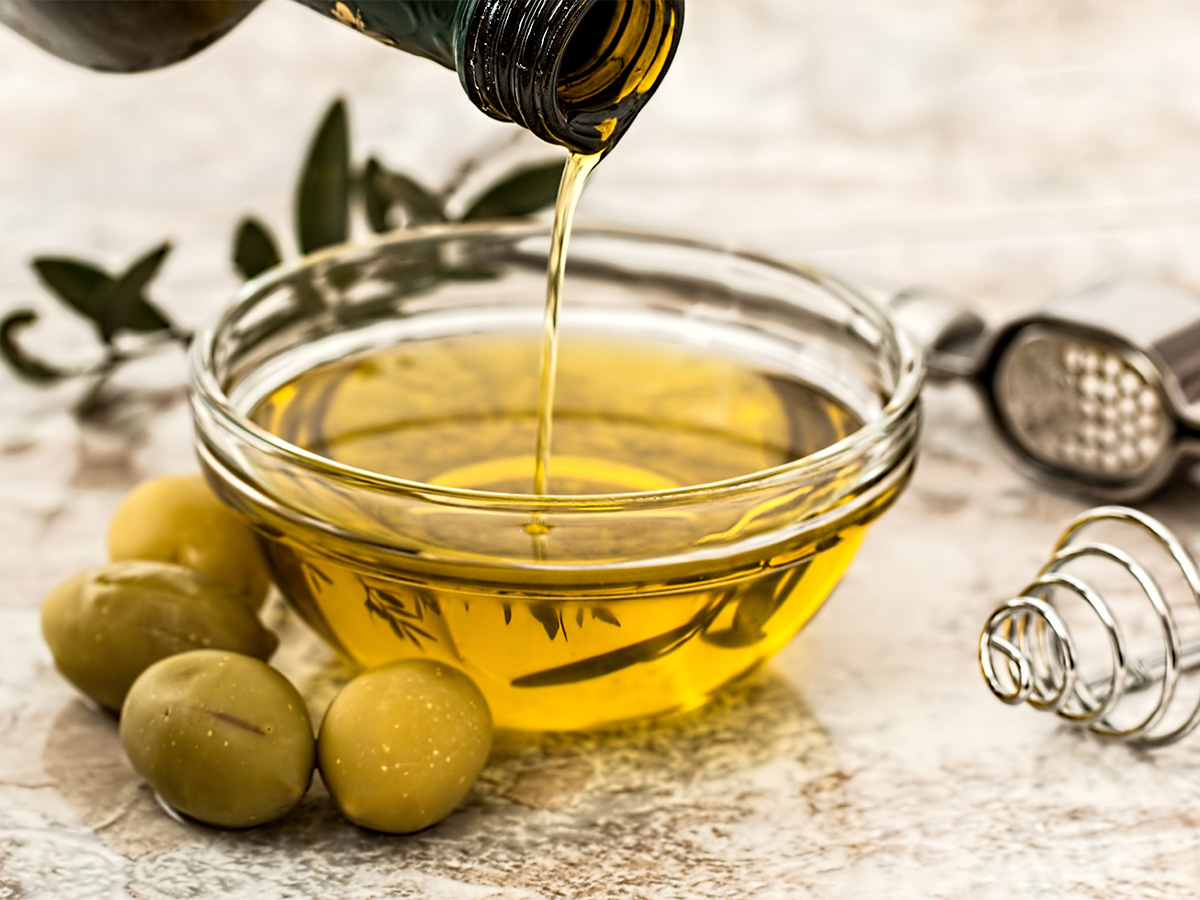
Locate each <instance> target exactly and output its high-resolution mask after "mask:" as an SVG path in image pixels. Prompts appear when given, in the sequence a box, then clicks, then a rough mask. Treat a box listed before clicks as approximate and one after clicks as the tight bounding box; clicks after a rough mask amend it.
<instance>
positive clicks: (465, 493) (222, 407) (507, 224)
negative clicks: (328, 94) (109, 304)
mask: <svg viewBox="0 0 1200 900" xmlns="http://www.w3.org/2000/svg"><path fill="white" fill-rule="evenodd" d="M549 233H550V225H549V224H548V223H544V222H532V223H531V222H528V221H525V222H511V221H503V220H497V221H482V222H472V223H447V224H435V225H425V226H420V227H415V228H407V229H403V230H399V231H393V232H389V233H386V234H382V235H375V236H373V237H370V238H367V239H360V240H353V241H350V242H347V243H343V244H336V245H333V246H330V247H326V248H323V249H321V250H318V251H315V252H312V253H309V254H305V255H302V256H301V257H299V258H298V259H295V260H292V261H290V262H287V263H283V264H281V265H278V266H275V267H273V268H271V269H269V270H267V271H265V272H263V273H262V274H260V275H258V276H256V277H255V278H253V279H251V280H250V281H248V282H246V284H245V285H243V286H242V288H241V289H240V290H239V291H238V292H237V293H236V294H235V295H234V298H233V300H232V302H231V303H229V304H228V305H227V306H226V307H225V308H224V309H223V310H222V312H221V315H220V316H219V317H217V318H216V319H215V320H210V322H209V323H208V324H207V325H206V326H205V327H204V328H202V329H201V330H200V331H199V332H198V333H197V335H196V337H195V339H194V340H193V342H192V346H191V348H190V350H189V353H188V363H189V370H190V382H191V402H192V405H193V419H194V420H197V415H196V409H195V408H196V407H198V406H199V407H202V408H203V410H204V411H205V412H206V413H207V414H208V415H210V416H211V417H212V418H213V419H215V421H216V422H217V423H218V424H219V425H220V426H221V427H222V428H223V429H224V430H225V431H227V432H229V433H230V434H232V435H233V436H234V437H235V438H236V439H237V440H239V441H241V442H244V443H247V444H250V445H252V446H253V447H254V448H256V449H257V450H259V451H261V452H264V453H266V454H268V455H270V456H272V457H280V456H282V457H283V458H284V459H285V460H286V461H287V462H289V463H292V464H295V465H297V466H299V467H301V468H304V469H306V470H309V471H311V472H313V473H315V474H318V475H324V476H331V477H333V478H334V480H337V481H342V482H351V483H353V484H355V485H356V486H358V487H366V488H369V489H371V490H381V491H384V492H387V493H403V494H409V495H416V496H420V497H422V498H424V499H430V498H434V499H436V500H438V501H439V502H443V503H448V504H451V505H461V506H478V507H487V508H490V509H505V508H507V509H520V510H527V509H538V510H546V509H560V510H567V509H579V510H615V509H628V508H631V507H640V506H645V505H659V504H672V505H673V504H681V503H687V502H689V501H695V500H701V499H702V500H714V499H718V498H721V497H726V496H730V495H736V494H739V493H745V492H749V491H753V490H757V489H763V488H771V487H773V486H776V485H778V484H781V483H791V482H801V481H804V480H807V479H810V478H812V477H813V476H815V475H818V474H820V473H821V472H824V471H826V470H828V469H830V468H833V467H837V466H840V465H843V464H845V463H846V462H848V461H850V460H852V459H854V458H855V457H856V456H858V455H860V454H862V453H863V452H865V451H866V450H867V449H868V448H870V447H872V446H874V445H876V444H877V443H878V442H880V441H881V440H885V439H886V438H887V437H888V436H890V435H893V434H895V433H896V432H897V431H898V430H899V431H903V430H904V429H903V428H902V425H903V424H904V422H905V420H906V419H908V418H909V417H911V416H913V415H914V414H915V412H916V410H917V407H918V399H919V394H920V387H921V382H922V372H923V365H922V362H921V351H920V349H919V348H918V347H917V345H916V343H915V342H914V341H913V340H912V339H911V338H910V337H909V336H908V334H907V333H906V332H905V330H904V329H903V328H902V327H901V326H900V324H899V323H898V322H897V320H896V319H895V318H894V317H893V316H892V315H891V313H890V312H888V310H887V308H886V306H885V305H884V304H882V303H880V302H878V301H877V300H875V299H873V298H872V297H871V296H869V295H868V294H867V293H866V291H864V290H862V289H860V288H857V287H855V286H853V285H852V284H850V283H848V282H846V281H843V280H842V279H840V278H838V277H836V276H834V275H832V274H830V273H829V272H826V271H825V270H823V269H820V268H818V267H815V266H810V265H806V264H803V263H790V262H785V261H783V260H780V259H777V258H775V257H772V256H770V255H767V254H762V253H758V252H755V251H751V250H746V249H741V248H738V247H734V246H728V245H720V244H714V243H712V242H711V241H706V240H703V239H700V238H693V237H685V236H680V235H674V234H668V233H664V232H658V231H654V230H648V229H639V228H633V227H629V226H624V225H595V224H593V225H581V226H577V227H576V228H574V229H573V231H572V237H578V236H584V235H586V236H588V237H608V238H616V239H619V240H632V241H638V242H647V243H655V244H663V245H668V246H671V247H677V248H681V249H685V250H692V251H698V252H703V253H711V254H714V255H717V256H721V257H726V258H733V259H737V260H741V261H745V262H748V263H750V264H752V265H754V266H757V267H762V268H765V269H769V270H774V271H776V272H781V273H783V274H785V275H789V276H792V277H796V278H800V279H802V280H804V281H807V282H809V283H811V284H812V285H814V286H815V287H817V288H820V289H821V290H822V291H824V292H825V293H827V294H831V295H833V296H834V297H836V298H837V299H838V300H839V301H841V302H843V303H846V304H847V305H849V306H851V307H852V308H853V307H854V305H855V304H857V305H858V307H859V309H858V310H857V311H859V312H864V311H865V312H868V313H869V314H870V315H871V316H872V317H873V318H874V320H875V322H874V324H876V325H878V326H881V327H882V331H883V332H884V338H885V340H890V342H891V343H892V345H893V346H894V347H895V350H896V368H897V378H896V384H895V387H894V388H893V389H892V391H891V394H890V396H889V397H888V399H887V402H886V403H885V404H884V406H883V408H882V409H881V410H880V412H879V413H878V414H876V415H875V416H874V417H872V418H871V419H870V420H869V421H866V422H864V423H863V425H862V426H861V427H859V428H858V429H856V430H855V431H853V432H851V433H850V434H849V435H847V436H846V437H844V438H842V439H841V440H839V441H835V442H834V443H832V444H829V445H828V446H826V447H823V448H821V449H820V450H818V451H816V452H815V453H810V454H808V455H807V456H803V457H801V458H799V459H796V460H792V461H791V462H787V463H783V464H781V465H777V466H772V467H770V468H766V469H759V470H757V471H754V472H749V473H746V474H744V475H738V476H735V477H733V478H726V479H721V480H719V481H712V482H706V483H703V484H695V485H684V486H681V487H676V488H668V489H662V490H655V491H630V492H625V493H614V494H554V493H550V494H537V495H535V494H510V493H503V492H498V491H483V490H472V489H466V488H447V487H442V486H440V485H434V484H428V483H425V482H419V481H410V480H408V479H404V478H398V477H396V476H392V475H384V474H381V473H378V472H372V471H370V470H368V469H360V468H357V467H355V466H349V465H345V464H343V463H339V462H336V461H334V460H331V459H329V458H328V457H324V456H321V455H320V454H317V453H313V452H311V451H309V450H305V449H303V448H302V447H298V446H296V445H294V444H291V443H289V442H288V441H284V440H282V439H280V438H279V437H277V436H276V435H274V434H272V433H271V432H269V431H267V430H266V429H264V428H262V427H261V426H259V425H258V424H257V423H255V422H253V421H252V420H251V419H250V418H249V417H248V416H246V415H245V414H244V413H242V412H241V411H239V410H238V409H237V408H236V407H235V406H234V405H233V403H232V402H231V400H230V398H229V396H228V395H227V394H226V393H225V391H224V389H223V388H222V386H221V385H220V383H219V382H218V381H217V378H216V360H215V354H216V348H217V338H218V335H220V334H221V333H222V332H223V331H224V330H225V329H226V328H227V327H228V325H229V323H230V322H231V321H232V320H233V319H234V318H236V317H237V316H238V315H240V314H241V312H242V310H243V309H244V308H245V307H246V306H247V305H248V304H250V303H252V302H253V301H254V300H255V299H256V298H258V297H259V296H260V295H261V294H262V293H263V292H264V291H265V290H267V289H268V288H269V287H271V286H272V285H275V284H278V283H281V282H283V281H286V280H287V279H289V278H291V277H293V276H295V275H297V274H298V273H300V272H303V271H305V270H307V269H311V268H313V267H316V266H319V265H321V264H322V263H336V262H337V261H339V260H343V259H345V258H346V257H350V256H354V257H359V256H364V255H368V254H370V253H372V252H378V251H381V250H387V249H392V248H398V247H403V246H404V245H406V244H414V243H419V242H428V241H441V240H450V239H454V238H457V239H464V238H465V239H470V238H481V237H488V236H493V237H495V236H498V237H507V238H510V239H512V240H519V239H522V238H530V237H537V236H542V235H545V236H547V237H548V236H549ZM568 265H569V263H568ZM195 424H196V427H197V428H198V429H200V430H201V431H202V428H201V426H200V423H199V421H196V423H195ZM198 436H199V437H203V435H202V434H201V435H198Z"/></svg>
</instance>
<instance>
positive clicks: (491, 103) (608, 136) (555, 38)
mask: <svg viewBox="0 0 1200 900" xmlns="http://www.w3.org/2000/svg"><path fill="white" fill-rule="evenodd" d="M599 2H613V0H499V2H495V0H476V2H474V3H473V4H470V5H469V6H467V7H464V11H463V17H464V18H463V20H462V27H461V28H460V30H459V33H460V34H462V35H463V36H464V37H463V39H462V40H461V41H459V42H458V44H457V46H456V48H455V52H456V62H457V68H458V72H459V77H460V80H461V82H462V86H463V89H464V90H465V91H466V92H467V95H468V97H470V99H471V101H472V102H473V103H474V104H475V105H476V106H478V107H479V108H480V109H482V110H483V111H484V112H485V113H487V114H488V115H490V116H492V117H493V118H497V119H502V120H506V121H511V122H515V123H516V124H518V125H521V126H522V127H524V128H526V129H528V130H529V131H531V132H533V133H534V134H535V135H537V136H538V137H539V138H541V139H542V140H544V141H547V142H549V143H553V144H559V145H562V146H564V147H566V148H567V149H568V150H572V151H574V152H577V153H584V154H592V153H599V152H606V151H608V150H610V149H611V148H612V147H613V146H614V145H615V144H616V143H617V141H618V140H619V139H620V137H621V136H622V135H623V134H624V133H625V131H626V130H627V129H628V128H629V126H630V124H631V123H632V122H633V120H634V118H636V116H637V114H638V113H639V112H640V111H641V109H642V107H644V106H645V105H646V103H647V102H648V101H649V100H650V98H651V96H653V94H654V92H655V91H656V90H657V89H658V86H659V84H661V82H662V78H663V75H665V73H666V71H667V70H668V69H669V68H670V65H671V61H672V60H673V59H674V56H675V52H676V51H677V49H678V46H679V36H680V34H681V31H682V28H683V8H684V7H683V0H626V2H630V3H639V2H648V3H653V4H654V10H655V11H656V12H657V13H658V14H659V15H660V16H661V20H660V21H657V22H656V23H655V22H654V20H653V18H652V20H651V24H650V25H648V26H647V34H648V36H651V35H649V32H650V30H651V29H652V28H654V27H655V25H657V28H658V29H659V31H660V35H659V37H658V40H657V41H656V43H655V45H654V50H655V51H656V52H657V54H658V55H657V56H656V57H655V60H654V61H655V66H654V69H655V71H656V75H655V76H654V77H653V78H652V79H643V80H642V82H641V83H640V84H639V86H638V88H637V89H636V90H633V91H626V92H625V93H624V94H623V95H622V96H621V97H620V98H619V104H618V101H617V100H613V101H612V102H609V103H604V102H599V103H597V104H588V105H584V104H580V105H579V106H577V107H574V108H573V107H572V106H571V104H569V103H566V102H565V101H564V100H563V98H562V96H561V94H560V87H561V85H562V82H563V72H562V66H563V60H564V57H565V56H566V52H567V48H568V46H569V45H570V43H571V40H572V38H573V37H574V36H575V34H576V32H577V30H578V29H579V27H580V26H581V25H582V23H583V21H584V19H585V18H586V17H587V14H588V13H589V12H590V11H591V10H592V9H593V8H594V7H595V6H596V5H597V3H599ZM629 70H630V66H625V67H622V68H621V69H619V70H617V74H616V75H615V76H614V77H613V78H612V79H611V80H610V82H611V83H612V84H614V85H615V84H616V83H617V82H618V81H621V80H622V78H625V77H628V76H629V75H630V71H629ZM618 105H619V108H618Z"/></svg>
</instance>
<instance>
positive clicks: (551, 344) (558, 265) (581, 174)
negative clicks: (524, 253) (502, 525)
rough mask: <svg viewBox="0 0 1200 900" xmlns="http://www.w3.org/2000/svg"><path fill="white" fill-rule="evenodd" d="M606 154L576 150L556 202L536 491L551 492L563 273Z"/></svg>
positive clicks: (540, 380) (540, 383) (540, 391)
mask: <svg viewBox="0 0 1200 900" xmlns="http://www.w3.org/2000/svg"><path fill="white" fill-rule="evenodd" d="M602 155H603V154H602V153H594V154H591V155H588V156H584V155H582V154H579V153H572V154H571V155H570V157H569V158H568V159H567V165H566V167H565V168H564V169H563V174H562V182H561V183H560V184H559V187H558V201H557V202H556V203H555V205H554V231H553V232H552V233H551V238H550V262H549V265H548V267H547V269H546V312H545V318H544V319H543V323H542V356H541V369H540V373H539V377H538V411H537V417H538V418H537V459H536V461H535V463H534V470H533V492H534V493H535V494H546V493H549V479H550V438H551V433H552V430H553V421H554V416H553V413H554V378H555V373H556V372H557V371H558V311H559V308H560V307H561V305H562V288H563V276H564V275H565V274H566V268H567V245H568V244H569V243H570V240H571V223H572V222H573V221H574V219H575V207H576V206H578V205H579V198H580V196H581V195H582V194H583V186H584V185H585V184H586V183H587V179H588V175H590V174H591V172H592V170H593V169H594V168H596V164H597V163H598V162H600V157H601V156H602Z"/></svg>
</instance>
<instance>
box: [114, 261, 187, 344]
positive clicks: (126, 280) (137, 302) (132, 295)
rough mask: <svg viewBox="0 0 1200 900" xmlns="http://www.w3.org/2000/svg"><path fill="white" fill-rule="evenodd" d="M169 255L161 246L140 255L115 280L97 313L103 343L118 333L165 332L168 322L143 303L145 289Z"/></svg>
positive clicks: (152, 307) (156, 308)
mask: <svg viewBox="0 0 1200 900" xmlns="http://www.w3.org/2000/svg"><path fill="white" fill-rule="evenodd" d="M170 252H171V245H170V244H169V243H162V244H159V245H158V246H157V247H155V248H154V249H153V250H151V251H149V252H148V253H146V254H144V255H142V256H141V257H139V258H138V259H137V260H135V261H134V262H133V264H132V265H131V266H130V267H129V268H128V269H126V270H125V272H124V273H123V274H122V275H121V276H120V277H119V278H118V279H117V280H116V283H115V284H114V285H113V286H112V290H110V291H109V293H108V296H107V297H105V298H104V308H103V310H101V313H100V333H101V335H103V336H104V338H105V340H111V339H112V336H113V335H115V334H116V333H117V332H120V331H168V330H170V329H171V322H170V320H169V319H168V318H167V317H166V316H165V315H163V314H162V312H161V311H160V310H159V309H158V307H156V306H155V305H154V304H152V303H151V302H150V301H149V300H147V299H146V286H147V285H148V284H149V283H150V282H151V281H153V280H154V277H155V276H156V275H158V272H159V270H160V269H161V268H162V264H163V261H164V260H165V259H166V258H167V255H168V254H169V253H170Z"/></svg>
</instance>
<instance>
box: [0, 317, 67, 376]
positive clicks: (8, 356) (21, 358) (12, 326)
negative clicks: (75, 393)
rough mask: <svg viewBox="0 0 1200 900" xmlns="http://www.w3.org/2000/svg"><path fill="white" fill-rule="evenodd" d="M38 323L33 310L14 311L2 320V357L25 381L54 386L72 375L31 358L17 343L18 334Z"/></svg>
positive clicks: (0, 322)
mask: <svg viewBox="0 0 1200 900" xmlns="http://www.w3.org/2000/svg"><path fill="white" fill-rule="evenodd" d="M36 321H37V313H35V312H34V311H33V310H32V309H17V310H13V311H12V312H10V313H9V314H8V315H7V316H5V317H4V319H3V320H0V356H3V357H4V361H5V362H6V363H8V365H9V367H10V368H11V369H12V370H13V372H14V373H16V375H17V376H18V377H20V378H23V379H24V380H25V381H29V382H32V383H33V384H45V385H49V384H54V383H55V382H56V381H61V380H62V379H64V378H68V377H70V375H71V373H70V372H67V371H64V370H63V369H59V368H57V367H56V366H52V365H50V363H47V362H43V361H42V360H40V359H38V358H37V357H35V356H31V355H30V354H29V353H27V352H26V351H25V350H24V349H23V348H22V347H21V345H20V344H19V343H17V334H18V333H19V332H21V331H22V330H23V329H25V328H28V327H29V326H30V325H32V324H33V323H34V322H36Z"/></svg>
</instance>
